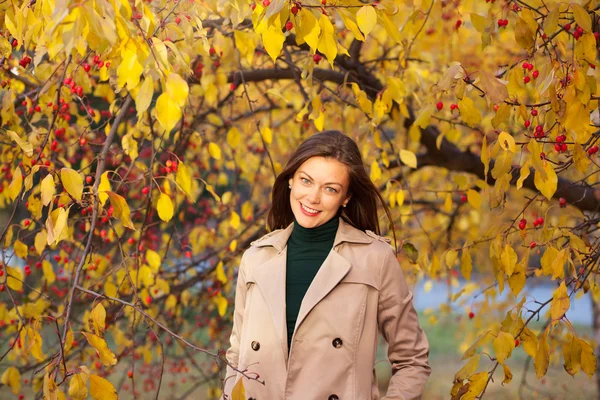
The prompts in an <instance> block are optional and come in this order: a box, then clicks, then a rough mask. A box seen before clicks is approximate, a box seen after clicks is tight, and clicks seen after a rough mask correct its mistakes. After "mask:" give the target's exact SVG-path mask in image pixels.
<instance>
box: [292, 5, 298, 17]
mask: <svg viewBox="0 0 600 400" xmlns="http://www.w3.org/2000/svg"><path fill="white" fill-rule="evenodd" d="M298 11H300V9H299V8H298V6H297V5H296V4H294V5H293V6H292V14H294V15H296V14H298Z"/></svg>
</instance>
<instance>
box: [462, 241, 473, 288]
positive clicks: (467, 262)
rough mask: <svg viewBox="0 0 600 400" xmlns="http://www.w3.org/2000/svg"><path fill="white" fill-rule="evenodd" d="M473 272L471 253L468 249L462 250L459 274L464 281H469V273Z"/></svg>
mask: <svg viewBox="0 0 600 400" xmlns="http://www.w3.org/2000/svg"><path fill="white" fill-rule="evenodd" d="M472 270H473V260H472V259H471V253H470V252H469V249H464V250H463V251H462V255H461V257H460V272H462V274H463V276H464V277H465V279H466V280H468V281H470V280H471V271H472Z"/></svg>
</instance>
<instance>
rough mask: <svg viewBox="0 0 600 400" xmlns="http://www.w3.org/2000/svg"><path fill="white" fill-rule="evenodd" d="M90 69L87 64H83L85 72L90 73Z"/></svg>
mask: <svg viewBox="0 0 600 400" xmlns="http://www.w3.org/2000/svg"><path fill="white" fill-rule="evenodd" d="M90 69H92V66H91V65H90V64H88V63H85V64H83V70H84V71H85V72H90Z"/></svg>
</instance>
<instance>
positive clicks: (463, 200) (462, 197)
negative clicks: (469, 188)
mask: <svg viewBox="0 0 600 400" xmlns="http://www.w3.org/2000/svg"><path fill="white" fill-rule="evenodd" d="M460 201H462V202H463V203H466V202H467V196H466V195H465V194H463V195H462V196H460Z"/></svg>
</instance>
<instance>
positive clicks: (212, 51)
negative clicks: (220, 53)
mask: <svg viewBox="0 0 600 400" xmlns="http://www.w3.org/2000/svg"><path fill="white" fill-rule="evenodd" d="M216 52H217V50H215V48H214V47H211V48H210V49H208V54H210V55H211V56H214V55H215V54H216Z"/></svg>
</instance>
